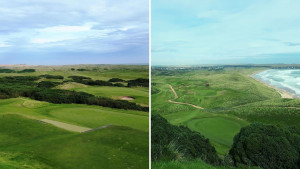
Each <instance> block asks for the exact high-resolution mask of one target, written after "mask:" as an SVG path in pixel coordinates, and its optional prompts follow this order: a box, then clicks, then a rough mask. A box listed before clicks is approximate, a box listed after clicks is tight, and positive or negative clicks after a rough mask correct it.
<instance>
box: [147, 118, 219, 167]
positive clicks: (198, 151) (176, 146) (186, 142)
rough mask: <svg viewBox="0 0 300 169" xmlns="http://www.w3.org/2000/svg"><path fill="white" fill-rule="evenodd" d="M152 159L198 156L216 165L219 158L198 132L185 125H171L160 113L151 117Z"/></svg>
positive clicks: (163, 159)
mask: <svg viewBox="0 0 300 169" xmlns="http://www.w3.org/2000/svg"><path fill="white" fill-rule="evenodd" d="M151 126H152V127H151V129H152V133H151V137H152V140H151V145H152V147H151V149H152V152H151V158H152V161H159V160H162V161H170V160H183V159H184V158H186V159H197V158H200V159H202V160H204V161H205V162H207V163H209V164H214V165H217V164H219V163H220V159H219V157H218V155H217V153H216V150H215V148H214V147H213V146H212V145H211V144H210V143H209V141H208V139H206V138H204V137H203V136H202V135H201V134H199V133H198V132H195V131H192V130H190V129H189V128H187V127H185V126H179V127H178V126H173V125H171V124H169V123H168V122H167V120H166V119H164V118H163V117H161V116H160V115H153V116H152V117H151Z"/></svg>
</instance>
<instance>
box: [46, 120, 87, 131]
mask: <svg viewBox="0 0 300 169" xmlns="http://www.w3.org/2000/svg"><path fill="white" fill-rule="evenodd" d="M41 121H42V122H45V123H49V124H52V125H54V126H56V127H59V128H62V129H65V130H69V131H73V132H79V133H82V132H86V131H89V130H92V129H91V128H87V127H81V126H76V125H73V124H67V123H63V122H59V121H54V120H49V119H42V120H41Z"/></svg>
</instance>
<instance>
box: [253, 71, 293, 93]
mask: <svg viewBox="0 0 300 169" xmlns="http://www.w3.org/2000/svg"><path fill="white" fill-rule="evenodd" d="M259 72H262V71H258V72H255V73H253V74H252V75H250V77H252V78H253V79H254V80H256V81H258V82H260V83H262V84H264V85H266V86H268V87H270V88H272V89H274V90H276V91H277V92H278V93H279V94H280V95H281V97H282V98H289V99H294V98H297V97H295V96H293V95H292V94H291V93H289V92H286V91H284V90H281V89H278V88H276V87H274V86H271V85H269V84H267V83H266V82H264V81H262V80H260V79H257V78H255V77H254V75H255V74H257V73H259Z"/></svg>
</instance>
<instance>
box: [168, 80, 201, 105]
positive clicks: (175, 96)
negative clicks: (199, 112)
mask: <svg viewBox="0 0 300 169" xmlns="http://www.w3.org/2000/svg"><path fill="white" fill-rule="evenodd" d="M169 87H170V88H171V90H172V92H173V93H174V99H177V98H178V95H177V93H176V91H175V90H174V88H173V87H172V85H170V84H169ZM168 101H169V102H170V103H175V104H185V105H189V106H192V107H194V108H196V109H204V108H203V107H200V106H196V105H194V104H190V103H183V102H176V101H173V100H171V99H170V100H168Z"/></svg>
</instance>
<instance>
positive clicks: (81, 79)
mask: <svg viewBox="0 0 300 169" xmlns="http://www.w3.org/2000/svg"><path fill="white" fill-rule="evenodd" d="M69 78H71V79H72V81H73V82H76V83H81V84H85V85H90V86H116V87H125V85H124V84H122V83H111V82H107V81H104V80H92V79H91V78H89V77H84V76H69Z"/></svg>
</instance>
